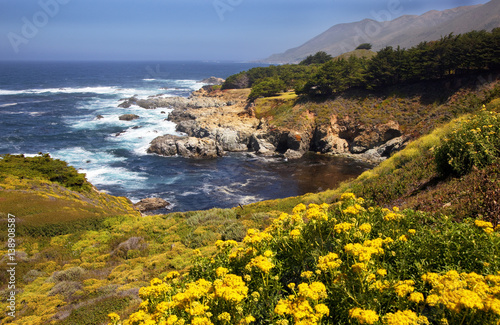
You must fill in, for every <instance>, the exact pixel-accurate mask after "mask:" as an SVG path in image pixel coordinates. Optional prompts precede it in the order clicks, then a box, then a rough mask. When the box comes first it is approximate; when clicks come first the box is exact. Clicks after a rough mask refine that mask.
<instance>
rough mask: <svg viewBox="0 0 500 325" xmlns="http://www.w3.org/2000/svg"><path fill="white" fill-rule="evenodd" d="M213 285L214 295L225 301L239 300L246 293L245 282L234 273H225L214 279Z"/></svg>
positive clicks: (244, 296) (245, 295)
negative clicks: (223, 275) (220, 277)
mask: <svg viewBox="0 0 500 325" xmlns="http://www.w3.org/2000/svg"><path fill="white" fill-rule="evenodd" d="M213 287H214V296H215V297H220V298H222V299H224V300H227V301H232V302H240V301H242V300H243V299H244V298H246V297H247V294H248V287H247V286H246V284H245V282H244V281H243V279H242V278H241V277H240V276H238V275H235V274H227V275H226V276H225V277H224V278H223V279H222V280H221V279H217V280H215V281H214V284H213Z"/></svg>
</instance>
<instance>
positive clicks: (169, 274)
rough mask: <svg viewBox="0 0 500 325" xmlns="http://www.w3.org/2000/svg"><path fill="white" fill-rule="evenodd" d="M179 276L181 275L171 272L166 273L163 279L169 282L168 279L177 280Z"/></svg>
mask: <svg viewBox="0 0 500 325" xmlns="http://www.w3.org/2000/svg"><path fill="white" fill-rule="evenodd" d="M180 276H181V275H180V273H179V272H177V271H172V272H168V273H167V276H166V277H165V279H169V280H170V279H175V278H178V277H180Z"/></svg>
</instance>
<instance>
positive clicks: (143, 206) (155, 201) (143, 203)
mask: <svg viewBox="0 0 500 325" xmlns="http://www.w3.org/2000/svg"><path fill="white" fill-rule="evenodd" d="M169 205H170V203H168V202H167V201H165V200H164V199H161V198H148V199H142V200H140V201H139V202H137V203H136V204H134V208H135V209H136V210H139V211H140V212H147V211H153V210H159V209H163V208H165V207H168V206H169Z"/></svg>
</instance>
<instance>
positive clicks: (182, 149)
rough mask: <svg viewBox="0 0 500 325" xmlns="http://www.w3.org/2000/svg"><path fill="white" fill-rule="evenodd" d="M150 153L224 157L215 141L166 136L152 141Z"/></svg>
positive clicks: (194, 156) (192, 156)
mask: <svg viewBox="0 0 500 325" xmlns="http://www.w3.org/2000/svg"><path fill="white" fill-rule="evenodd" d="M148 153H156V154H159V155H162V156H175V155H179V156H182V157H186V158H215V157H218V156H222V155H224V150H223V149H222V147H220V146H219V145H218V144H217V143H216V142H215V140H214V139H210V138H195V137H180V136H176V135H164V136H160V137H157V138H155V139H154V140H153V141H151V144H150V146H149V148H148Z"/></svg>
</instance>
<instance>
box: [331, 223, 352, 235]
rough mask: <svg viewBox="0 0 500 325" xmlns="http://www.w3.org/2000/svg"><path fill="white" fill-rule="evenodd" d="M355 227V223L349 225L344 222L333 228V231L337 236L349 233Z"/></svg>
mask: <svg viewBox="0 0 500 325" xmlns="http://www.w3.org/2000/svg"><path fill="white" fill-rule="evenodd" d="M353 227H354V224H353V223H349V222H342V223H339V224H336V225H335V226H334V227H333V230H334V231H335V232H336V233H337V234H340V233H341V232H348V231H349V230H351V228H353Z"/></svg>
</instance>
